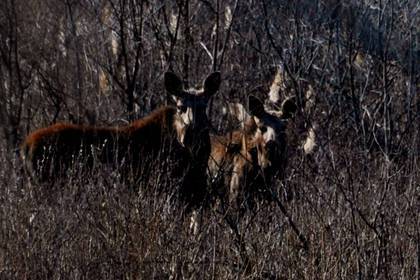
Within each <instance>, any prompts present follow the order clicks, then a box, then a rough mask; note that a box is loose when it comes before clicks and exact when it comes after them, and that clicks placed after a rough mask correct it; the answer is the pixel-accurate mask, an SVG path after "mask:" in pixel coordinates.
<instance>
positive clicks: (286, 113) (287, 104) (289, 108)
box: [282, 98, 297, 119]
mask: <svg viewBox="0 0 420 280" xmlns="http://www.w3.org/2000/svg"><path fill="white" fill-rule="evenodd" d="M296 109H297V106H296V103H295V99H294V98H288V99H286V100H285V101H283V104H282V112H283V113H282V118H283V119H289V118H291V117H292V116H293V114H294V113H295V112H296Z"/></svg>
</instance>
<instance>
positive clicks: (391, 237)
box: [0, 0, 420, 279]
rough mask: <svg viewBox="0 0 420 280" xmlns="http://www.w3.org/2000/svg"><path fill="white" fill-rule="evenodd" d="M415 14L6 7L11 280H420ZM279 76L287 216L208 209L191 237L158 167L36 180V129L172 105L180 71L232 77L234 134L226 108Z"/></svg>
mask: <svg viewBox="0 0 420 280" xmlns="http://www.w3.org/2000/svg"><path fill="white" fill-rule="evenodd" d="M419 12H420V4H419V2H418V1H415V0H405V1H397V0H382V1H373V0H353V1H340V0H315V1H312V0H298V1H290V0H277V1H274V0H273V1H271V0H262V1H253V0H246V1H239V0H227V1H220V0H176V1H172V0H168V1H155V0H149V1H148V0H118V1H117V0H89V1H77V0H64V1H59V0H31V1H24V0H3V1H0V124H1V131H0V151H1V155H2V156H1V158H0V278H1V279H16V278H17V279H19V278H24V279H26V278H30V279H38V278H40V279H50V278H52V279H58V278H72V279H74V278H76V279H79V278H81V279H101V278H103V279H113V278H116V279H120V278H125V279H166V278H171V279H184V278H191V279H202V278H205V279H207V278H210V279H350V278H357V279H416V277H417V278H419V275H420V220H419V216H418V210H419V188H420V187H419V186H420V167H419V155H420V151H419V147H420V137H419V131H420V97H419V94H418V90H419V85H420V63H419V61H420V41H419V40H420V31H419V26H420V17H419ZM279 66H281V67H282V68H283V69H284V73H283V74H282V75H283V76H282V82H281V84H280V85H279V94H280V98H281V99H282V100H284V99H286V98H287V97H292V96H294V97H295V99H296V103H297V107H298V108H297V113H296V115H295V116H294V120H293V121H292V122H290V123H289V127H288V129H289V130H290V131H289V133H288V143H289V145H288V147H287V149H288V161H287V167H286V170H285V179H284V180H281V181H277V182H276V183H275V184H274V185H273V186H272V187H273V190H274V191H275V193H277V194H278V199H279V200H278V201H277V202H278V203H275V202H268V201H262V200H261V201H258V203H257V205H256V206H255V207H253V209H249V210H248V211H246V212H245V213H243V215H241V217H240V218H238V219H236V218H235V219H231V218H229V215H226V212H225V211H224V207H223V205H220V204H221V203H220V202H219V203H218V202H217V201H216V202H214V201H213V203H211V205H210V206H206V207H204V206H203V207H202V208H200V209H199V210H200V211H199V220H200V222H199V230H198V232H197V233H196V234H192V232H191V228H190V217H189V216H188V214H186V212H185V211H183V208H184V205H183V204H182V203H180V202H179V201H178V200H176V199H172V198H173V196H176V191H177V187H176V184H177V182H173V181H171V178H169V177H168V176H166V175H167V173H166V172H165V171H164V170H161V169H159V168H153V170H152V172H153V174H150V176H147V180H146V179H145V180H142V181H141V182H140V183H139V186H135V187H136V188H132V185H130V184H126V183H123V182H122V180H121V178H120V177H121V174H120V173H119V172H118V171H117V170H114V169H112V168H108V167H107V166H100V165H98V166H95V168H94V170H92V173H91V175H90V176H81V173H79V170H78V169H77V168H75V169H74V170H72V172H71V174H68V176H66V178H62V180H61V179H60V180H58V181H57V182H55V183H52V184H48V183H45V184H37V183H35V182H33V181H32V180H31V179H30V178H28V176H26V174H25V173H24V172H23V168H22V162H21V160H20V158H19V156H18V152H17V151H18V149H19V145H20V143H22V141H23V139H24V137H25V136H26V135H27V134H28V133H29V132H30V131H33V130H35V129H37V128H41V127H45V126H47V125H50V124H53V123H55V122H58V121H66V122H71V123H75V124H97V125H118V124H124V123H127V121H131V120H135V119H139V118H140V117H142V116H145V115H147V114H149V113H150V112H151V111H152V110H153V109H155V108H157V107H159V106H162V105H164V104H167V103H170V100H169V98H167V94H166V93H165V89H164V82H163V74H164V73H165V72H166V71H168V70H170V71H173V72H175V73H178V74H179V75H182V77H183V80H184V82H185V83H189V85H188V84H187V86H190V85H193V84H195V83H196V82H198V81H202V80H203V79H204V78H205V77H206V75H207V74H209V73H211V72H213V71H220V72H221V74H222V83H221V88H220V90H219V92H218V93H217V94H216V95H215V96H214V97H213V98H212V100H211V104H210V105H209V108H208V116H209V119H210V120H211V121H212V132H213V133H218V134H223V133H224V132H226V131H229V130H231V129H233V128H235V127H236V126H237V123H235V122H234V121H233V120H232V119H231V118H230V117H229V116H225V115H223V114H222V112H223V111H225V110H224V108H226V106H227V104H228V103H230V102H240V103H243V104H244V105H246V100H248V96H249V95H251V94H252V95H256V96H258V97H259V98H260V99H261V100H264V99H266V98H268V92H269V91H270V86H271V83H272V80H273V77H274V76H275V75H276V71H277V69H278V68H279ZM308 89H311V90H309V91H308ZM308 92H310V96H308V95H307V93H308ZM309 100H310V101H309ZM245 107H246V106H245ZM221 116H223V117H221ZM309 131H312V133H314V135H315V136H316V137H315V139H316V141H315V148H314V149H313V150H312V151H311V152H310V153H306V152H305V150H306V149H305V148H303V145H302V144H303V142H304V140H305V138H306V137H307V135H308V133H309ZM164 185H165V186H166V187H165V188H164V189H165V191H162V186H164ZM137 187H138V188H137ZM297 232H299V233H300V234H301V237H303V238H304V239H305V240H307V242H308V246H307V248H306V247H305V246H302V242H301V241H302V239H299V237H298V234H297Z"/></svg>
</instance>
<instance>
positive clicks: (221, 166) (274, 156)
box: [209, 98, 294, 206]
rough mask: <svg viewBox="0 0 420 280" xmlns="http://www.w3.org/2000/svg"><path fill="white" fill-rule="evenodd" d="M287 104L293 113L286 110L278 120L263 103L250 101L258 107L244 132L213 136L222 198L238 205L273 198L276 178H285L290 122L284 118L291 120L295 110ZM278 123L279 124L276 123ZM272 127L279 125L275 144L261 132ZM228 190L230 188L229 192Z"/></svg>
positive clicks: (213, 170) (214, 171)
mask: <svg viewBox="0 0 420 280" xmlns="http://www.w3.org/2000/svg"><path fill="white" fill-rule="evenodd" d="M285 104H286V106H283V107H284V108H285V109H287V110H291V111H283V112H281V113H279V115H280V116H279V117H278V116H276V117H275V116H273V115H271V114H269V113H267V112H266V111H265V110H264V108H263V105H262V103H261V102H260V101H257V100H256V99H255V98H250V106H253V107H254V108H252V109H251V112H252V115H251V116H250V118H249V119H248V120H247V121H246V122H245V124H244V126H243V129H242V130H236V131H233V132H231V133H229V134H227V135H223V136H211V144H212V151H211V155H210V158H209V169H210V174H211V176H212V179H213V180H214V181H216V186H218V188H219V189H218V192H219V193H221V195H222V197H226V196H229V201H230V202H231V203H234V204H235V205H236V206H239V205H237V204H238V203H242V202H244V201H246V200H244V199H241V198H243V196H245V197H247V196H251V197H254V196H255V194H261V195H263V196H265V197H267V196H270V195H271V191H270V189H269V188H270V187H271V184H273V181H274V179H275V178H277V177H280V178H281V177H283V174H284V168H285V166H286V147H287V139H286V133H285V130H286V125H287V123H286V120H285V119H283V118H282V117H281V115H284V116H287V117H289V116H290V115H291V114H292V113H293V112H292V111H293V109H294V107H293V106H290V103H286V102H285V103H284V104H283V105H285ZM288 107H289V108H288ZM276 121H277V122H279V123H277V124H276V123H275V122H276ZM269 124H272V125H273V126H275V125H279V128H277V129H276V130H277V131H276V132H277V133H276V139H274V141H273V140H270V141H267V139H265V138H264V136H263V135H264V134H263V133H261V129H262V127H263V126H268V125H269ZM265 129H267V128H265ZM226 187H228V189H229V190H228V191H227V192H226Z"/></svg>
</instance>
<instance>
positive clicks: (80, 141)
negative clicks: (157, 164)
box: [22, 107, 187, 181]
mask: <svg viewBox="0 0 420 280" xmlns="http://www.w3.org/2000/svg"><path fill="white" fill-rule="evenodd" d="M175 114H176V109H175V108H173V107H163V108H160V109H158V110H156V111H155V112H153V113H152V114H150V115H149V116H146V117H145V118H143V119H140V120H137V121H135V122H133V123H131V124H129V125H126V126H121V127H95V126H83V125H74V124H68V123H57V124H54V125H52V126H49V127H46V128H41V129H39V130H36V131H35V132H33V133H32V134H30V135H28V136H27V137H26V139H25V142H24V144H23V147H22V152H23V157H24V158H25V161H26V165H27V167H28V169H29V170H30V171H31V173H33V175H34V176H35V177H36V178H37V179H38V180H39V181H47V180H53V179H54V178H57V176H63V175H65V173H66V172H67V171H68V170H69V168H71V167H72V166H74V165H75V164H77V163H80V164H82V165H83V168H84V169H86V170H90V169H92V167H93V165H94V164H95V163H96V162H97V161H98V162H99V163H102V164H107V165H110V166H115V167H116V168H121V170H124V172H125V173H126V172H128V171H129V170H130V171H131V172H133V174H132V175H134V173H136V172H137V171H139V169H140V168H141V163H142V162H144V161H145V160H146V159H153V158H156V157H157V155H158V153H159V152H160V151H161V147H164V146H168V147H171V149H170V150H171V151H172V152H173V153H176V152H178V153H182V152H183V147H182V146H181V145H180V143H179V142H178V141H176V131H175V129H174V127H173V125H172V123H173V121H174V118H175ZM186 154H187V153H184V156H185V155H186ZM126 175H127V173H126Z"/></svg>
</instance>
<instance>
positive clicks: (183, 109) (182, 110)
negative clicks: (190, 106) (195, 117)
mask: <svg viewBox="0 0 420 280" xmlns="http://www.w3.org/2000/svg"><path fill="white" fill-rule="evenodd" d="M177 108H178V110H179V111H180V112H182V113H185V112H186V111H187V106H185V105H178V106H177Z"/></svg>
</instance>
